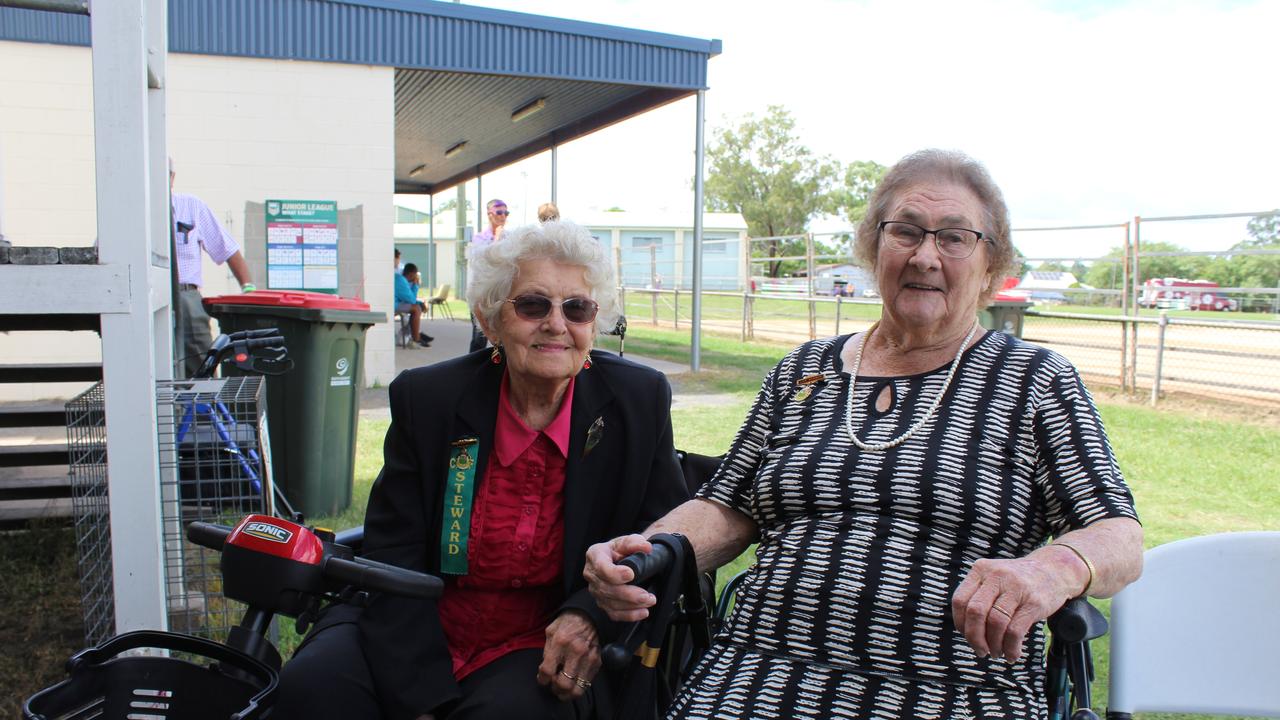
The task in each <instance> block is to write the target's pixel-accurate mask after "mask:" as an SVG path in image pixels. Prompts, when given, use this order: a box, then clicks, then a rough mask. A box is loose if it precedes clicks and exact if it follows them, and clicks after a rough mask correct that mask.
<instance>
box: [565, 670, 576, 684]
mask: <svg viewBox="0 0 1280 720" xmlns="http://www.w3.org/2000/svg"><path fill="white" fill-rule="evenodd" d="M560 674H561V675H563V676H565V677H567V678H569V679H570V680H572V681H574V682H578V680H579V678H578V676H577V675H570V674H569V673H567V672H565V671H564V670H561V671H560Z"/></svg>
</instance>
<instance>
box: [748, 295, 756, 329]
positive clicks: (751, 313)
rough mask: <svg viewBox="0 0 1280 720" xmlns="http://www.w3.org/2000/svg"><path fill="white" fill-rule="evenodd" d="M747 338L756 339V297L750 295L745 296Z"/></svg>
mask: <svg viewBox="0 0 1280 720" xmlns="http://www.w3.org/2000/svg"><path fill="white" fill-rule="evenodd" d="M747 339H748V340H755V339H756V299H755V297H753V296H751V295H748V296H747Z"/></svg>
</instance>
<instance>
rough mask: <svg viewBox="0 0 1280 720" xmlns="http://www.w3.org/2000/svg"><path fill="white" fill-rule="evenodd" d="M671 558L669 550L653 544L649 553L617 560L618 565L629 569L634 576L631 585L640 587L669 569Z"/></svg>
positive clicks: (640, 553)
mask: <svg viewBox="0 0 1280 720" xmlns="http://www.w3.org/2000/svg"><path fill="white" fill-rule="evenodd" d="M672 557H673V554H672V552H671V548H669V547H667V546H666V545H659V544H657V543H654V544H653V550H652V551H651V552H648V553H642V552H638V553H632V554H630V555H628V556H626V557H624V558H622V559H621V560H619V561H618V564H619V565H625V566H626V567H629V568H631V572H633V573H635V574H636V576H635V577H634V578H632V580H631V583H630V584H631V585H640V584H643V583H645V582H647V581H648V580H649V579H650V578H652V577H654V576H655V575H657V574H658V573H661V572H663V571H665V570H666V569H667V568H669V567H671V559H672Z"/></svg>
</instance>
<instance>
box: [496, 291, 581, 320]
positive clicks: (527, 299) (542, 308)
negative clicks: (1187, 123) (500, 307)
mask: <svg viewBox="0 0 1280 720" xmlns="http://www.w3.org/2000/svg"><path fill="white" fill-rule="evenodd" d="M504 302H509V303H511V305H512V306H513V307H514V308H515V311H516V315H517V316H518V317H520V318H522V319H524V320H542V319H544V318H546V317H547V316H548V315H550V314H551V306H552V305H554V303H553V302H552V300H551V298H549V297H546V296H545V295H518V296H516V297H514V298H511V299H509V300H505V301H504ZM599 309H600V306H599V305H597V304H596V301H594V300H588V299H587V298H576V297H574V298H569V299H568V300H564V301H562V302H561V303H560V312H561V313H563V314H564V319H565V321H566V322H570V323H573V324H574V325H586V324H587V323H589V322H591V321H592V320H595V319H596V311H598V310H599Z"/></svg>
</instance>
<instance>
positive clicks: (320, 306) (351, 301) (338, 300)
mask: <svg viewBox="0 0 1280 720" xmlns="http://www.w3.org/2000/svg"><path fill="white" fill-rule="evenodd" d="M204 304H205V305H266V306H270V307H287V308H308V309H315V310H363V311H367V310H368V309H369V303H367V302H365V301H363V300H357V299H355V298H344V297H339V296H338V295H330V294H328V293H318V292H307V291H305V290H255V291H253V292H250V293H244V294H239V293H237V294H235V295H218V296H217V297H208V298H205V299H204Z"/></svg>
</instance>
